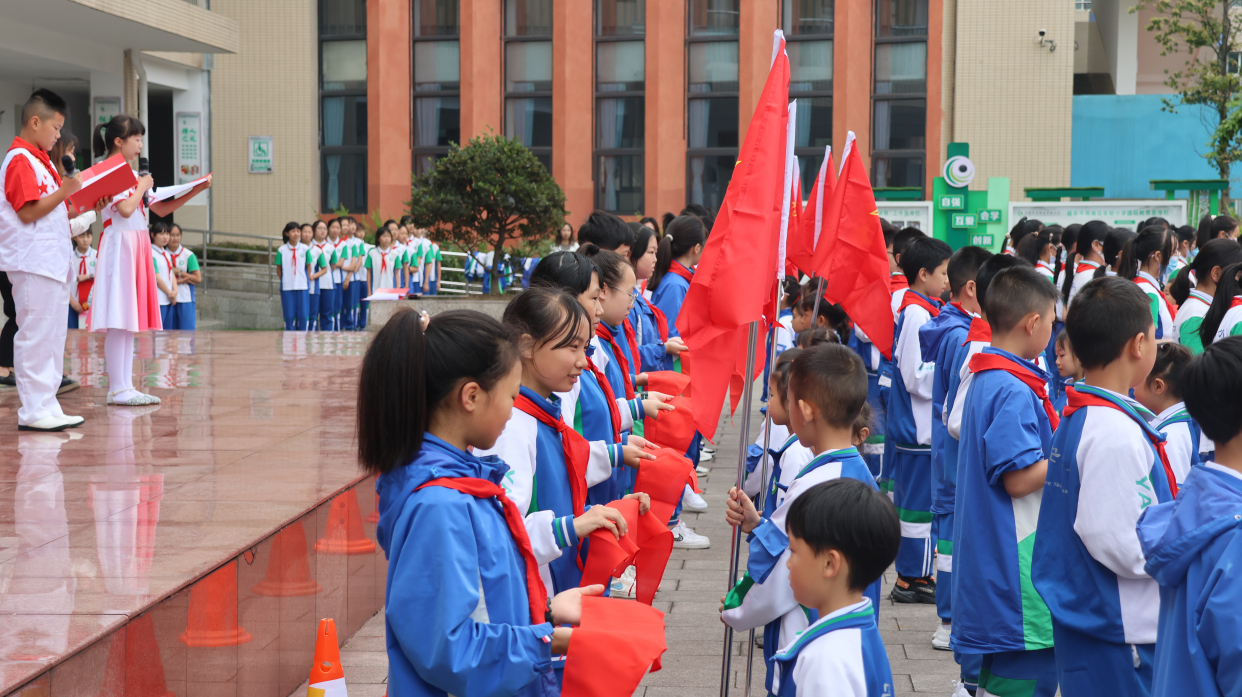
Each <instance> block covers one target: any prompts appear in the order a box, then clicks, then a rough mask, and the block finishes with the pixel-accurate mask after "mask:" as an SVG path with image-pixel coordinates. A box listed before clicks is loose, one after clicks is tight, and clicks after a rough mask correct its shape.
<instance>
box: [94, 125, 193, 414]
mask: <svg viewBox="0 0 1242 697" xmlns="http://www.w3.org/2000/svg"><path fill="white" fill-rule="evenodd" d="M145 133H146V128H145V127H143V125H142V122H141V121H139V120H138V119H136V118H134V117H132V116H129V115H127V114H121V115H119V116H114V117H113V118H112V120H111V121H109V122H107V123H104V124H100V125H99V126H96V127H95V136H94V139H93V143H92V145H93V149H94V153H95V157H97V158H100V157H103V158H107V157H112V156H113V155H115V154H117V153H120V154H121V156H122V157H124V158H125V160H126V161H129V162H133V161H135V160H136V158H137V157H138V155H140V154H141V153H142V136H143V134H145ZM152 186H154V182H153V180H152V179H151V176H150V175H146V176H142V177H139V178H138V184H137V185H136V186H135V187H134V188H132V189H130V190H128V191H125V192H122V193H120V194H118V195H117V196H116V197H115V198H113V199H112V203H110V204H108V205H107V206H106V207H105V208H104V209H103V213H102V218H103V232H102V233H101V234H100V237H99V261H98V264H97V266H96V271H95V291H94V292H95V298H94V302H93V304H92V305H91V311H90V330H91V331H93V332H104V331H106V332H107V333H108V335H107V338H106V339H104V359H105V361H106V363H107V369H108V387H109V392H108V404H121V405H126V406H140V405H144V404H159V402H160V398H159V397H156V396H154V395H149V394H143V393H142V392H139V391H138V390H136V389H134V334H136V333H137V332H143V331H147V330H148V329H161V328H162V325H161V323H160V303H159V300H158V299H157V296H156V284H155V266H154V264H153V263H152V261H151V238H150V236H149V235H148V233H147V211H148V207H147V205H146V204H145V203H144V201H143V198H144V195H145V194H146V193H147V191H149V190H150V189H151V188H152ZM209 186H211V177H208V178H207V181H205V182H203V183H202V184H199V185H198V186H196V187H194V188H193V189H191V190H190V191H189V192H188V193H187V194H185V195H183V196H181V197H179V198H176V199H172V200H166V201H159V202H157V203H154V204H152V205H151V206H150V209H149V210H151V211H153V212H154V213H155V214H156V215H159V216H167V215H170V214H171V213H172V212H173V211H175V210H177V209H178V208H180V207H181V206H182V205H184V204H185V202H186V201H188V200H190V198H191V197H193V196H195V195H197V194H198V193H199V192H200V191H203V190H204V189H206V188H207V187H209Z"/></svg>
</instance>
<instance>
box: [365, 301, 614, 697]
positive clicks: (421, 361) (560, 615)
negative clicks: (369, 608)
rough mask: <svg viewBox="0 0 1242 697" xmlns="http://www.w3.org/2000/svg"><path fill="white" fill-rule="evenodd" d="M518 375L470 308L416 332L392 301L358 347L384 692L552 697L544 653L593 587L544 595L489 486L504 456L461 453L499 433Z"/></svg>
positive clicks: (514, 519) (499, 330) (505, 505)
mask: <svg viewBox="0 0 1242 697" xmlns="http://www.w3.org/2000/svg"><path fill="white" fill-rule="evenodd" d="M521 376H522V373H521V367H520V363H519V362H518V352H517V349H516V347H515V346H514V345H513V343H512V341H511V340H510V339H509V334H508V332H507V331H506V330H505V329H504V328H503V327H502V326H501V325H500V323H499V322H497V321H496V320H494V319H492V318H490V317H488V316H486V315H484V314H482V313H479V312H473V311H469V310H457V311H451V312H445V313H442V314H440V315H437V316H436V318H435V319H434V320H433V321H431V322H430V323H429V324H428V325H427V327H426V330H425V331H424V330H423V329H422V328H421V327H420V317H419V315H418V314H416V313H414V312H412V311H401V312H398V313H397V314H396V315H394V317H393V318H392V319H391V320H390V321H389V322H388V324H387V325H385V327H384V328H383V329H382V330H380V331H379V332H378V333H377V334H376V336H375V340H374V341H373V342H372V343H371V347H370V348H369V349H368V350H367V354H366V357H365V358H364V359H363V364H362V375H361V381H360V385H359V389H358V444H359V458H360V460H361V462H362V464H363V467H365V468H366V469H367V470H368V471H370V472H373V473H375V474H378V475H379V478H378V480H377V482H376V490H377V491H378V492H379V495H380V521H379V526H378V527H377V529H376V532H377V535H378V537H379V542H380V544H381V545H382V546H383V548H384V552H385V553H386V554H387V556H388V583H387V588H386V591H385V608H386V610H387V615H386V619H385V626H386V634H387V644H388V664H389V668H388V678H389V683H390V693H391V694H394V695H402V696H403V697H409V696H410V695H434V696H436V697H441V696H443V695H447V694H450V693H451V694H453V695H458V696H460V697H467V696H470V697H484V696H487V697H492V696H499V695H523V696H529V697H535V696H543V695H556V694H558V692H559V690H558V688H557V686H556V682H555V677H554V675H553V674H552V673H551V667H552V656H553V655H560V654H564V653H565V652H566V650H567V649H568V647H569V642H570V639H571V637H572V634H573V630H572V629H571V628H570V627H565V626H563V625H567V624H568V625H573V624H577V623H578V622H579V620H580V618H581V610H582V600H581V598H582V595H599V594H600V593H602V592H603V586H598V585H596V586H589V587H586V588H582V589H572V590H568V591H566V592H564V593H561V594H558V595H556V596H555V597H553V598H551V600H549V599H548V594H547V591H546V587H545V585H544V584H543V582H542V580H541V579H540V577H539V574H538V572H537V570H536V564H535V562H534V558H533V553H532V551H531V546H530V540H529V538H528V536H527V535H526V531H525V528H524V527H523V525H522V522H521V514H520V513H519V512H518V511H517V510H516V509H515V508H514V504H513V502H512V501H511V500H510V499H509V498H508V497H507V496H506V495H505V493H504V491H503V489H502V488H501V486H500V484H501V482H503V481H504V478H505V476H506V474H507V472H508V470H509V468H508V466H507V465H506V464H505V463H504V462H502V461H501V460H499V459H498V458H494V457H491V458H485V457H477V456H475V455H472V454H471V453H470V450H471V449H472V448H487V447H491V445H492V444H494V443H495V442H496V439H497V438H499V437H500V433H501V431H502V430H503V429H504V427H505V423H506V422H508V420H509V417H510V415H511V413H512V411H513V401H514V398H515V397H516V396H517V394H518V390H519V385H520V381H521ZM554 627H555V629H554Z"/></svg>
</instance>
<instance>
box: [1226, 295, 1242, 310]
mask: <svg viewBox="0 0 1242 697" xmlns="http://www.w3.org/2000/svg"><path fill="white" fill-rule="evenodd" d="M1238 305H1242V295H1235V296H1233V300H1231V301H1230V302H1229V309H1230V310H1232V309H1233V308H1235V307H1237V306H1238Z"/></svg>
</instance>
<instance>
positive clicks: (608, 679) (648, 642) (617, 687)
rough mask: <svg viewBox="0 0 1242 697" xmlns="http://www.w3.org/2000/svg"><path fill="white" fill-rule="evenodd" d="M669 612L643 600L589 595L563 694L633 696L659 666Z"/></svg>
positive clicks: (571, 648) (570, 653)
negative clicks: (646, 676) (664, 611)
mask: <svg viewBox="0 0 1242 697" xmlns="http://www.w3.org/2000/svg"><path fill="white" fill-rule="evenodd" d="M667 649H668V646H667V644H665V642H664V613H663V612H660V611H659V610H656V609H655V608H652V607H648V606H647V605H642V604H640V603H629V602H624V601H620V600H613V599H611V598H597V597H594V596H586V597H584V598H583V599H582V622H581V624H579V625H578V626H577V627H576V628H575V629H574V636H573V640H572V641H570V642H569V651H568V653H567V654H566V655H567V657H568V658H569V659H570V660H568V661H566V662H565V677H564V682H563V685H562V687H561V695H562V696H563V697H630V695H632V694H634V690H635V689H637V688H638V683H639V682H640V681H641V680H642V679H643V676H644V675H646V674H647V670H648V669H650V670H651V672H653V673H654V672H656V671H658V670H660V656H661V655H663V654H664V652H665V651H666V650H667Z"/></svg>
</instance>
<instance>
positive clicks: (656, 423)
mask: <svg viewBox="0 0 1242 697" xmlns="http://www.w3.org/2000/svg"><path fill="white" fill-rule="evenodd" d="M669 404H672V405H673V410H672V411H662V412H659V414H655V415H649V416H647V418H645V419H643V437H644V438H646V439H647V440H649V441H651V442H653V443H657V444H659V445H667V446H669V447H671V448H677V449H679V450H681V452H683V453H684V452H686V449H687V448H689V447H690V443H691V441H693V440H694V430H695V429H694V402H693V401H691V399H690V398H689V397H674V398H673V399H672V401H670V402H669Z"/></svg>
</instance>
